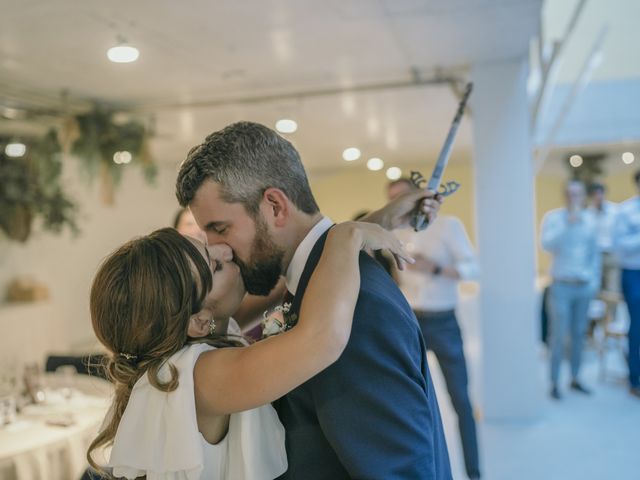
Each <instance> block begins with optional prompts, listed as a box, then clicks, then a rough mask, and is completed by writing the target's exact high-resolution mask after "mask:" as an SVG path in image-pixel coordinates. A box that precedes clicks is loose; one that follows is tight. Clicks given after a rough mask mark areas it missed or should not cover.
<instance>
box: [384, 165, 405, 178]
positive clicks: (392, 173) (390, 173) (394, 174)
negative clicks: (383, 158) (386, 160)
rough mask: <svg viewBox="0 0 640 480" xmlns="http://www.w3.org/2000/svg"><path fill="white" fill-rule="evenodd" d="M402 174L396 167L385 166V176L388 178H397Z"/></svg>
mask: <svg viewBox="0 0 640 480" xmlns="http://www.w3.org/2000/svg"><path fill="white" fill-rule="evenodd" d="M401 176H402V170H400V169H399V168H398V167H390V168H387V178H388V179H389V180H398V179H399V178H400V177H401Z"/></svg>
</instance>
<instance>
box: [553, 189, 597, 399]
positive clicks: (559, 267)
mask: <svg viewBox="0 0 640 480" xmlns="http://www.w3.org/2000/svg"><path fill="white" fill-rule="evenodd" d="M565 200H566V205H567V206H566V208H559V209H557V210H552V211H550V212H548V213H547V214H546V215H545V216H544V219H543V220H542V232H541V243H542V248H544V249H545V250H546V251H548V252H549V253H551V255H552V256H553V262H552V264H551V277H552V278H553V282H552V284H551V287H550V290H549V295H548V298H547V308H548V311H549V318H550V323H551V325H550V326H551V331H550V333H551V339H550V345H551V385H552V387H551V397H552V398H554V399H556V400H559V399H560V391H559V389H558V378H559V374H560V364H561V362H562V359H563V357H564V351H565V350H564V341H565V337H566V336H567V331H569V332H570V336H571V377H572V380H571V389H572V390H574V391H577V392H580V393H584V394H590V393H591V392H590V390H588V389H587V388H585V387H584V386H583V385H582V384H581V383H580V381H579V378H578V377H579V373H580V365H581V363H582V349H583V344H584V335H585V329H586V325H587V312H588V309H589V302H590V301H591V299H592V298H593V296H594V294H595V292H596V291H597V290H598V288H599V286H600V249H599V247H598V236H597V230H596V222H595V219H594V217H593V215H592V214H591V213H590V212H589V211H588V210H586V209H585V208H584V202H585V187H584V184H582V182H578V181H570V182H568V183H567V185H566V187H565Z"/></svg>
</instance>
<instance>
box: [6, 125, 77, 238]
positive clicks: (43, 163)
mask: <svg viewBox="0 0 640 480" xmlns="http://www.w3.org/2000/svg"><path fill="white" fill-rule="evenodd" d="M7 143H8V139H1V138H0V148H1V151H0V228H1V229H2V230H3V231H4V232H5V234H6V235H7V236H8V237H9V238H10V239H12V240H16V241H19V242H25V241H26V240H27V239H28V238H29V235H30V234H31V231H32V227H33V224H34V222H36V221H41V222H42V227H43V229H44V230H48V231H51V232H54V233H60V232H61V231H62V230H63V228H65V227H68V228H69V229H70V230H71V231H72V233H74V234H77V233H78V231H79V230H78V227H77V225H76V215H77V211H78V209H77V206H76V204H75V203H74V202H73V200H71V199H70V198H69V197H68V196H67V194H66V193H65V192H64V190H63V188H62V185H61V179H60V177H61V174H62V158H61V154H60V146H59V144H58V140H57V137H56V132H55V131H54V130H50V131H49V132H48V133H47V135H45V137H44V138H42V139H41V140H37V141H33V142H30V143H29V148H28V149H27V151H26V153H25V155H24V156H22V157H17V158H14V157H9V156H7V155H6V154H5V151H4V147H5V145H6V144H7Z"/></svg>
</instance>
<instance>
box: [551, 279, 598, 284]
mask: <svg viewBox="0 0 640 480" xmlns="http://www.w3.org/2000/svg"><path fill="white" fill-rule="evenodd" d="M553 281H554V282H556V283H564V284H565V285H586V284H587V283H589V282H588V281H587V280H578V279H577V278H575V279H571V278H554V279H553Z"/></svg>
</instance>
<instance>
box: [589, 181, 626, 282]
mask: <svg viewBox="0 0 640 480" xmlns="http://www.w3.org/2000/svg"><path fill="white" fill-rule="evenodd" d="M588 193H589V201H590V203H591V205H590V206H589V211H590V212H591V213H592V214H593V216H594V218H595V221H596V230H597V235H598V247H599V248H600V252H601V254H602V285H601V288H602V290H606V291H614V292H615V291H619V290H620V269H619V267H618V262H617V258H616V255H615V253H614V251H613V230H614V228H615V223H616V215H617V214H618V204H617V203H613V202H610V201H608V200H607V199H606V195H607V189H606V187H605V186H604V185H603V184H602V183H598V182H594V183H592V184H591V185H589V189H588Z"/></svg>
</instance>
